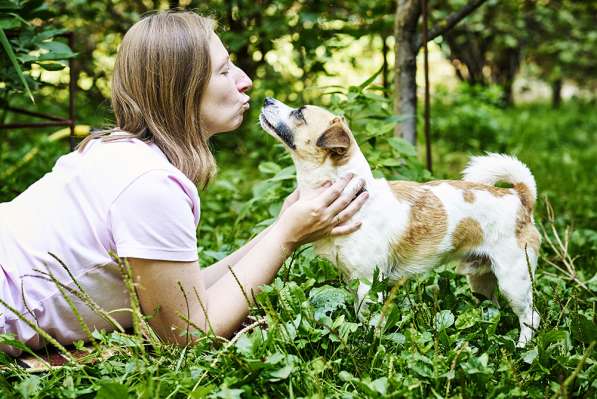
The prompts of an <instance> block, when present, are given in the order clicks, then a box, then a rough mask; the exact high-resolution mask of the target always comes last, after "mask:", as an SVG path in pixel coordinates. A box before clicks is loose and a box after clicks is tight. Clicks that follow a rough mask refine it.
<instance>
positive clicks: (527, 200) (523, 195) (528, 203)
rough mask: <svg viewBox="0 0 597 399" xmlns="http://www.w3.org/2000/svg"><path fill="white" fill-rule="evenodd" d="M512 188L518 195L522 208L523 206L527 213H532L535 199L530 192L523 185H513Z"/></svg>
mask: <svg viewBox="0 0 597 399" xmlns="http://www.w3.org/2000/svg"><path fill="white" fill-rule="evenodd" d="M513 188H514V190H516V192H517V193H518V197H519V198H520V203H521V204H522V206H524V207H525V209H526V210H527V211H529V212H532V211H533V208H534V206H535V198H533V195H532V194H531V190H529V188H528V187H527V185H526V184H524V183H515V184H514V185H513Z"/></svg>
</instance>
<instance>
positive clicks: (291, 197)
mask: <svg viewBox="0 0 597 399" xmlns="http://www.w3.org/2000/svg"><path fill="white" fill-rule="evenodd" d="M299 198H300V193H299V190H298V188H297V189H295V190H294V191H293V192H292V193H291V194H290V195H289V196H288V197H286V199H285V200H284V202H283V203H282V208H281V209H280V213H279V214H278V217H280V216H281V215H282V214H283V213H284V212H285V211H286V209H288V207H289V206H290V205H292V204H294V203H295V202H296V201H298V199H299Z"/></svg>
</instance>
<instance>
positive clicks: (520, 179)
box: [462, 153, 537, 211]
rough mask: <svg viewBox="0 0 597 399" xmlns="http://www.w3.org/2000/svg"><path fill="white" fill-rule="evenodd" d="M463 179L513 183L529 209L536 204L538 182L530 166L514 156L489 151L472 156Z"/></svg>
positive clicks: (524, 204) (521, 200)
mask: <svg viewBox="0 0 597 399" xmlns="http://www.w3.org/2000/svg"><path fill="white" fill-rule="evenodd" d="M462 174H463V180H465V181H469V182H475V183H482V184H489V185H494V184H496V183H497V182H504V183H509V184H512V186H513V188H514V189H515V190H516V191H517V192H518V196H519V197H520V202H522V205H523V206H524V207H525V208H527V209H528V210H529V211H531V210H532V209H533V207H534V206H535V201H536V199H537V184H536V183H535V178H534V177H533V174H532V173H531V171H530V170H529V168H528V167H527V166H526V165H525V164H523V163H522V162H520V161H519V160H518V159H516V158H515V157H513V156H509V155H503V154H493V153H488V154H487V155H486V156H481V157H472V158H471V159H470V161H469V164H468V165H467V167H466V169H464V171H463V172H462Z"/></svg>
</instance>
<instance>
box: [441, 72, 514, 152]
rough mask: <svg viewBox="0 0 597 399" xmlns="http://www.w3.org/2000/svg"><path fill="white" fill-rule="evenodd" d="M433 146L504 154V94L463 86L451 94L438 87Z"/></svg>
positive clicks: (492, 88) (490, 89) (498, 91)
mask: <svg viewBox="0 0 597 399" xmlns="http://www.w3.org/2000/svg"><path fill="white" fill-rule="evenodd" d="M431 109H432V113H431V126H432V143H437V144H441V145H443V146H446V147H447V148H449V149H450V150H456V151H484V150H486V149H488V148H489V147H494V148H495V147H498V148H500V144H502V146H501V149H500V150H497V151H504V149H503V143H502V142H501V140H503V139H504V138H505V137H504V135H503V134H501V132H502V131H503V130H504V128H503V126H502V121H501V120H500V119H499V116H500V115H501V114H502V113H503V112H504V111H503V102H502V91H501V90H500V88H499V87H498V86H491V87H489V88H485V87H482V86H470V85H467V84H461V85H459V86H458V87H457V89H456V90H454V91H452V92H448V90H447V89H446V88H445V87H438V88H437V90H436V91H435V93H434V95H433V103H432V105H431Z"/></svg>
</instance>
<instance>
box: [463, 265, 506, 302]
mask: <svg viewBox="0 0 597 399" xmlns="http://www.w3.org/2000/svg"><path fill="white" fill-rule="evenodd" d="M467 277H468V282H469V284H470V286H471V291H472V293H473V295H475V297H477V300H479V299H481V298H478V296H477V295H476V294H480V295H481V296H483V297H485V298H487V299H489V300H490V301H491V302H493V303H494V305H496V306H499V304H498V301H497V295H496V293H497V291H496V288H497V282H498V281H497V278H496V277H495V274H493V272H491V271H489V272H487V273H484V274H469V275H468V276H467Z"/></svg>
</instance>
